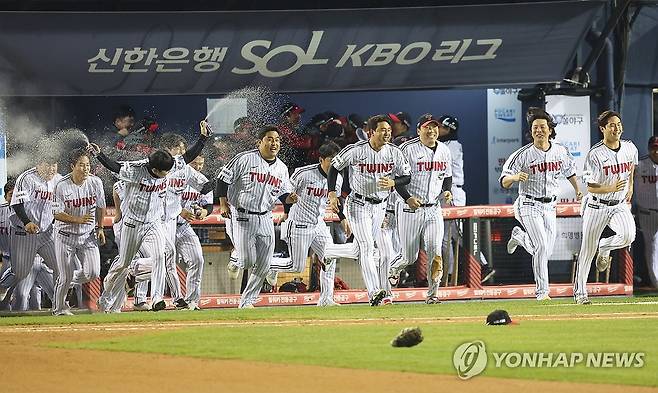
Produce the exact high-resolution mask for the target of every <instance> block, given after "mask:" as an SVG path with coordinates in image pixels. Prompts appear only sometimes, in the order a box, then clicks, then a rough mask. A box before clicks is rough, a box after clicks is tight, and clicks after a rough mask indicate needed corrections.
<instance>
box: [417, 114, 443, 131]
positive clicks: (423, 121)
mask: <svg viewBox="0 0 658 393" xmlns="http://www.w3.org/2000/svg"><path fill="white" fill-rule="evenodd" d="M429 123H436V124H437V125H439V124H441V123H440V122H439V120H437V119H436V118H435V117H434V115H432V114H431V113H426V114H424V115H422V116H421V117H419V118H418V123H417V124H416V128H420V127H422V126H425V125H427V124H429Z"/></svg>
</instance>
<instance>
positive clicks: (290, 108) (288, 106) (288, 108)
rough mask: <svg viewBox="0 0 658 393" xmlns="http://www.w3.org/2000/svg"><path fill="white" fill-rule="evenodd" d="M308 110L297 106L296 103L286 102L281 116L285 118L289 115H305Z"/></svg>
mask: <svg viewBox="0 0 658 393" xmlns="http://www.w3.org/2000/svg"><path fill="white" fill-rule="evenodd" d="M305 111H306V110H305V109H304V108H302V107H301V106H299V105H297V104H295V103H294V102H286V103H285V104H283V107H282V108H281V116H285V115H287V114H289V113H297V114H300V113H304V112H305Z"/></svg>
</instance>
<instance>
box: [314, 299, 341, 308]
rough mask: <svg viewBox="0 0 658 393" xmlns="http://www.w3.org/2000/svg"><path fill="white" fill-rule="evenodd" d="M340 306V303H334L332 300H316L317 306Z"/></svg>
mask: <svg viewBox="0 0 658 393" xmlns="http://www.w3.org/2000/svg"><path fill="white" fill-rule="evenodd" d="M336 306H340V303H336V302H335V301H333V300H322V301H319V302H318V307H336Z"/></svg>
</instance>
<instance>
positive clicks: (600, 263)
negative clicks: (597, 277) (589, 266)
mask: <svg viewBox="0 0 658 393" xmlns="http://www.w3.org/2000/svg"><path fill="white" fill-rule="evenodd" d="M610 262H612V257H611V256H610V254H608V255H607V256H606V255H602V254H601V250H599V255H598V256H597V257H596V270H598V271H599V272H604V271H606V270H607V269H608V268H609V267H610Z"/></svg>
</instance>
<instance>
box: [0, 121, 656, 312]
mask: <svg viewBox="0 0 658 393" xmlns="http://www.w3.org/2000/svg"><path fill="white" fill-rule="evenodd" d="M527 122H528V126H529V128H530V134H531V137H532V142H531V143H529V144H528V145H526V146H523V147H522V148H520V149H519V150H517V151H515V152H514V153H513V154H512V155H511V156H510V157H509V158H508V159H507V161H506V162H505V164H504V166H503V170H502V173H501V175H500V179H499V181H500V184H501V185H502V186H503V187H504V188H510V187H512V186H514V185H515V184H516V183H518V198H517V199H516V201H515V202H514V215H515V218H516V219H517V220H518V222H519V224H520V226H516V227H514V229H513V231H512V235H511V238H510V239H509V242H508V244H507V251H508V252H509V253H510V254H511V253H514V252H515V251H516V249H517V248H518V246H521V248H523V249H525V250H526V251H527V252H528V253H529V254H530V255H532V267H533V272H534V278H535V283H536V291H535V294H536V298H537V300H541V301H544V300H548V299H550V298H549V279H548V277H549V276H548V259H549V256H550V255H551V253H552V250H553V246H554V244H555V239H556V204H557V198H556V192H557V190H558V180H559V179H560V178H566V179H568V180H569V182H570V183H571V185H572V186H573V189H574V193H575V196H576V198H577V200H579V201H581V203H582V209H581V211H582V216H583V240H582V245H581V249H580V253H579V254H578V255H579V256H578V263H577V269H576V278H575V280H574V300H575V302H576V303H578V304H589V303H590V300H589V299H588V294H587V288H586V283H587V277H588V275H589V271H590V266H591V263H592V260H595V261H596V262H595V263H596V268H597V270H599V271H604V270H606V269H607V268H608V267H609V265H610V263H611V257H610V252H611V251H612V250H615V249H620V248H624V247H628V246H629V245H630V244H631V243H632V242H633V240H634V239H635V224H634V220H633V216H632V214H631V210H630V207H629V203H630V200H631V197H632V195H633V190H634V182H633V180H634V172H635V168H636V165H638V150H637V148H636V147H635V146H634V145H633V143H631V142H630V141H627V140H622V139H621V135H622V132H623V128H622V123H621V117H620V115H619V114H618V113H616V112H613V111H606V112H603V113H602V114H601V115H600V116H599V117H598V126H599V130H600V132H601V133H602V140H601V141H600V142H599V143H597V144H595V145H594V146H593V147H592V148H591V149H590V151H589V152H588V154H587V157H586V160H585V168H584V173H583V180H584V182H585V183H586V184H587V191H588V194H587V195H586V196H585V197H583V193H582V192H581V190H580V188H579V183H578V181H577V174H576V166H575V163H574V159H573V157H572V155H571V154H570V153H569V151H568V149H567V148H566V147H564V146H562V145H560V144H559V143H556V142H555V141H554V138H555V136H556V126H557V124H556V123H555V122H554V120H553V118H552V117H551V115H550V114H548V113H547V112H545V111H544V110H542V109H538V108H531V109H530V110H529V111H528V114H527ZM457 124H458V123H457V121H456V119H455V118H453V117H450V116H444V117H441V118H435V117H434V116H433V115H432V114H424V115H423V116H421V117H420V119H419V120H418V122H417V124H416V129H417V133H418V137H415V138H412V139H409V140H406V141H404V142H403V143H401V144H400V145H399V146H397V145H395V144H392V143H391V139H392V138H391V131H392V130H391V127H392V120H391V118H390V117H389V116H386V115H377V116H373V117H371V118H370V119H368V121H367V126H366V127H365V128H366V130H367V133H366V134H365V135H366V138H365V139H363V140H361V141H359V142H357V143H355V144H351V145H348V146H347V147H345V148H343V149H340V147H339V146H338V145H336V144H335V143H333V142H326V143H325V144H324V145H322V146H320V148H319V149H318V151H319V159H318V162H317V163H316V164H312V165H307V166H303V167H299V168H294V169H295V170H294V172H293V174H292V176H289V173H290V170H289V168H288V167H287V166H286V164H285V163H284V162H282V161H281V159H280V158H279V157H278V155H279V151H280V149H281V136H280V134H279V129H278V127H277V126H274V125H268V126H264V127H262V128H261V129H260V130H259V132H258V135H257V142H256V146H255V148H254V149H250V150H247V151H244V152H238V153H237V154H236V155H235V156H234V157H232V158H231V159H230V160H229V161H228V162H227V163H226V164H225V165H224V166H223V167H222V168H221V170H220V171H219V173H217V174H216V176H217V178H216V181H214V182H213V181H209V180H208V178H207V177H206V176H204V175H203V174H201V173H200V171H201V169H202V167H203V155H200V154H201V152H202V149H203V147H204V144H205V142H206V140H207V139H208V137H209V135H210V133H211V131H210V127H209V125H208V124H207V122H206V121H202V122H201V123H200V133H199V137H198V140H197V141H196V143H195V144H194V145H193V146H192V147H190V148H189V149H188V148H187V146H186V143H185V140H184V139H183V138H182V137H180V136H178V135H176V134H164V135H163V136H162V137H161V140H160V146H159V147H160V149H159V150H155V151H153V152H151V153H150V154H149V155H148V157H147V158H146V159H142V160H137V161H124V162H117V161H115V160H113V159H111V158H110V157H108V156H107V155H106V154H104V153H103V152H102V149H101V146H98V145H97V144H94V143H90V144H89V145H88V146H87V148H86V149H85V148H83V149H78V150H74V151H72V152H71V153H70V157H69V161H68V163H69V166H70V168H67V169H70V172H69V173H68V174H66V175H65V176H60V175H59V174H58V168H57V164H56V162H58V161H59V157H54V156H51V155H49V154H48V153H47V152H43V154H39V155H38V157H37V159H38V163H37V165H36V166H35V167H34V168H32V169H29V170H27V171H25V172H24V173H22V174H21V175H20V176H18V178H17V179H16V182H15V185H13V184H11V183H8V184H7V185H6V186H5V195H6V198H8V199H7V202H8V203H6V204H4V205H2V206H1V207H0V208H1V209H0V248H2V250H1V251H2V258H3V262H4V263H3V269H2V272H0V273H1V276H0V304H2V303H1V302H4V303H11V306H10V307H12V308H13V309H15V310H25V309H27V308H28V299H29V298H30V291H31V289H32V285H33V283H34V282H35V280H36V278H35V277H37V276H39V274H40V273H39V272H41V271H46V272H52V273H51V275H50V276H47V275H46V279H45V280H46V281H48V279H50V281H51V282H52V284H51V287H52V289H51V290H50V293H49V296H50V297H51V298H52V301H53V308H52V313H53V314H54V315H72V313H71V310H70V307H69V305H68V302H67V299H66V298H67V293H68V291H69V288H71V286H73V285H78V284H83V283H86V282H90V281H92V280H95V279H97V278H98V277H99V276H100V270H101V269H100V254H99V245H102V244H104V243H105V234H104V231H103V219H104V217H105V208H106V206H105V193H104V191H103V184H102V181H101V179H100V178H99V177H96V176H94V175H92V174H91V168H92V167H93V166H94V165H93V164H95V163H94V160H97V161H98V162H99V163H100V164H102V165H103V166H104V167H105V168H107V169H108V170H109V171H111V172H112V173H114V174H115V177H116V183H114V186H113V187H112V190H113V195H112V196H113V199H114V202H115V208H116V214H115V216H114V234H115V241H116V243H117V245H118V249H119V252H118V255H117V257H116V258H115V259H114V260H113V262H112V264H111V267H110V269H109V272H108V273H107V275H106V276H105V278H104V281H103V291H102V294H101V296H100V298H99V300H98V307H99V309H100V310H101V311H104V312H108V313H112V312H120V311H121V309H122V308H123V307H124V306H125V305H124V303H125V299H126V289H125V283H126V279H127V277H128V276H133V277H135V280H136V289H135V300H134V304H133V307H134V309H135V310H153V311H159V310H163V309H165V308H166V307H167V304H166V303H165V300H164V297H165V296H164V295H165V287H166V286H167V287H169V291H170V294H171V297H172V302H173V304H172V305H173V307H175V308H176V309H190V310H198V309H199V308H200V307H199V301H200V294H201V281H202V280H201V278H202V275H203V265H204V263H203V253H202V251H201V244H200V242H199V239H198V237H197V235H196V234H195V232H194V231H193V230H192V228H191V226H190V222H191V221H193V220H203V219H204V218H206V217H207V216H208V215H210V214H211V213H212V211H213V199H214V198H217V202H218V205H219V214H220V215H221V216H222V217H224V218H225V220H226V227H227V233H228V235H229V236H230V238H231V241H232V242H233V244H234V252H233V253H232V258H231V265H230V266H229V269H230V271H231V272H237V271H239V270H240V269H249V277H248V281H247V283H246V287H245V288H244V290H243V292H242V296H241V300H240V304H239V307H240V308H253V307H254V304H255V303H256V302H257V299H258V295H259V293H260V290H261V287H262V286H263V283H264V281H265V280H267V281H268V282H275V281H276V275H277V274H278V273H279V272H302V271H303V270H304V269H305V267H306V263H307V256H308V253H309V250H312V251H313V253H315V254H316V255H317V256H318V258H319V259H320V261H321V262H322V272H321V275H320V276H321V279H320V284H321V296H320V301H319V303H318V305H320V306H332V305H337V303H336V302H335V301H334V299H333V285H334V275H335V269H336V263H335V260H336V259H337V258H351V259H354V260H355V261H357V263H358V264H359V266H360V268H361V272H362V276H363V281H364V283H365V286H366V288H367V293H368V297H369V300H370V304H371V305H372V306H380V305H388V304H391V303H392V302H393V296H392V292H391V287H392V286H396V285H398V283H399V281H400V275H401V272H402V271H403V270H404V268H405V267H406V266H407V265H410V264H412V263H414V262H415V261H416V260H417V259H418V257H419V252H420V250H424V252H425V253H426V254H427V257H428V264H427V281H428V290H427V295H426V297H427V301H426V303H428V304H436V303H440V301H439V299H438V297H437V289H438V286H439V283H440V280H441V278H442V276H443V273H444V269H443V249H444V247H442V246H443V245H444V243H445V239H444V238H447V239H448V240H450V239H451V236H452V235H450V234H448V233H447V231H445V230H444V221H443V214H442V206H449V205H451V204H452V203H453V193H454V192H455V190H456V191H458V192H462V191H461V185H462V184H463V170H462V169H461V168H459V167H455V165H454V163H455V159H456V157H453V155H454V152H455V151H458V153H459V160H461V145H460V146H459V149H458V150H455V148H454V146H451V147H450V148H449V147H448V146H447V144H444V143H443V142H441V140H440V135H441V132H442V131H441V130H443V129H448V130H449V129H451V128H452V129H453V130H455V131H456V127H457ZM651 143H652V142H651V141H650V149H651ZM654 144H655V145H656V147H658V141H654ZM655 165H656V164H654V166H655ZM649 166H650V165H649ZM654 171H655V170H654ZM453 172H454V173H453ZM453 174H458V177H457V178H456V182H457V184H455V182H453ZM653 175H654V179H655V173H654V174H653ZM460 183H461V184H460ZM654 183H655V181H654ZM653 192H654V196H655V185H654V190H653ZM279 202H280V203H282V204H283V205H284V206H285V211H286V212H287V213H288V212H289V215H288V216H287V219H286V220H285V221H284V222H283V223H282V225H281V228H282V229H281V238H282V240H284V241H285V242H286V243H287V244H288V248H289V250H290V259H276V260H274V261H273V259H272V258H273V257H272V255H273V251H274V244H275V240H276V239H275V228H274V223H273V219H272V210H273V208H274V207H275V204H277V203H279ZM649 204H650V202H649ZM326 209H330V210H332V211H333V212H335V213H336V214H337V215H338V217H339V218H340V221H341V224H342V227H343V229H344V230H345V232H346V233H347V234H348V235H349V234H353V235H354V241H353V242H352V243H346V244H334V242H333V240H332V237H331V235H330V233H329V228H328V227H327V225H326V224H325V222H324V214H325V211H326ZM643 211H644V212H646V215H652V214H654V212H655V211H656V210H655V204H654V205H653V208H651V207H647V208H646V209H644V210H643ZM654 221H656V220H653V221H650V222H654ZM3 225H4V226H3ZM654 226H655V225H654ZM606 227H610V228H611V229H612V231H614V235H613V236H610V237H605V238H601V235H602V233H603V230H604V228H606ZM456 230H457V228H455V232H456ZM448 232H450V231H448ZM444 233H445V234H446V235H448V236H444ZM654 241H655V240H653V241H651V243H653V242H654ZM449 248H450V247H449ZM652 250H654V251H650V252H651V253H655V247H654V248H653V249H652ZM652 255H653V254H652ZM655 259H656V258H653V260H655ZM178 262H182V263H183V264H184V265H185V266H186V268H187V270H188V274H187V283H186V284H187V285H186V286H185V289H186V293H182V290H181V284H180V282H179V278H178V274H177V271H176V266H177V263H178ZM654 268H655V267H654ZM656 271H658V269H653V270H652V272H653V274H654V276H655V275H658V273H656ZM235 275H237V274H235ZM235 275H234V276H235ZM149 281H150V283H151V285H150V289H151V291H150V298H151V301H150V302H148V300H147V295H148V288H149V287H148V282H149ZM42 287H47V285H42ZM10 298H11V302H9V299H10Z"/></svg>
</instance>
